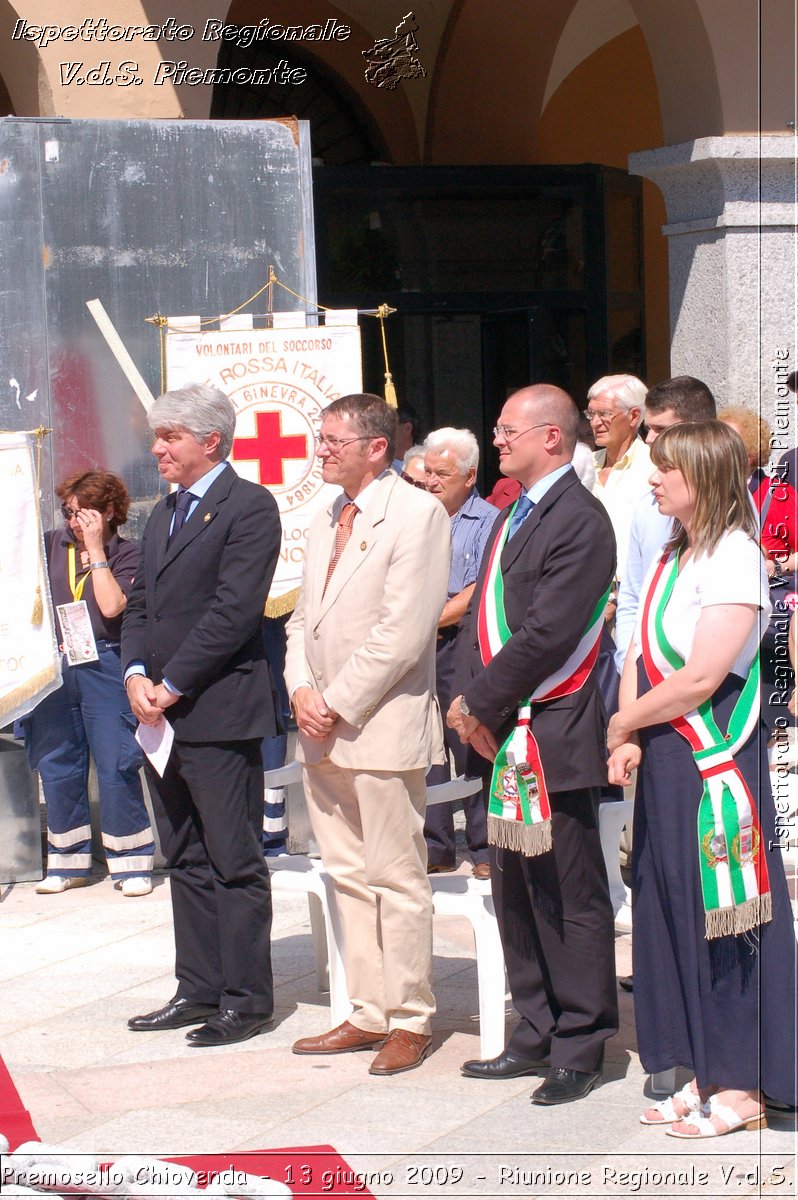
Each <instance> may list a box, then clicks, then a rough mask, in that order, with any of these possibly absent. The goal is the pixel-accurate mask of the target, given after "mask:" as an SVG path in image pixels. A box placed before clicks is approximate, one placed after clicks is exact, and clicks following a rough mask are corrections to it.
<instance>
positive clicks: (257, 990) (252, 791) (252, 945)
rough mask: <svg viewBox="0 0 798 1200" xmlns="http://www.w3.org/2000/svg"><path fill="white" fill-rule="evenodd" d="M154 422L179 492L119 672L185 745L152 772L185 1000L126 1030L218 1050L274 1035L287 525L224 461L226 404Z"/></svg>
mask: <svg viewBox="0 0 798 1200" xmlns="http://www.w3.org/2000/svg"><path fill="white" fill-rule="evenodd" d="M148 419H149V423H150V427H151V428H152V429H153V431H154V433H155V442H154V444H153V447H152V451H153V454H154V455H155V457H156V458H157V460H158V469H159V471H160V473H161V476H162V477H163V478H164V479H165V480H167V482H169V483H172V484H177V485H178V490H177V491H176V492H172V493H171V495H169V496H167V497H166V498H165V499H163V500H161V501H160V503H159V504H158V505H157V506H156V507H155V509H154V511H153V513H152V516H151V517H150V519H149V521H148V522H147V527H146V529H145V531H144V537H143V540H142V546H141V558H140V561H139V569H138V574H137V576H136V579H135V582H134V584H133V589H132V591H131V594H130V598H129V600H128V604H127V608H126V609H125V617H124V625H123V630H122V664H123V669H124V672H125V686H126V688H127V691H128V695H129V697H130V703H131V707H132V709H133V712H134V713H135V715H136V717H137V718H138V719H139V721H140V722H141V723H142V724H143V725H150V726H155V725H156V724H157V723H158V722H159V721H160V720H161V719H162V718H163V717H164V716H165V718H166V720H167V721H168V722H169V724H170V725H171V726H172V729H173V731H174V744H173V746H172V750H171V754H170V756H169V760H168V763H167V765H166V769H165V771H164V773H163V777H161V776H160V775H159V774H158V773H157V772H156V771H155V770H154V769H153V767H152V766H151V764H149V763H148V764H147V766H146V770H147V781H148V783H149V786H150V792H151V794H152V797H153V806H154V809H155V817H156V822H157V826H158V833H159V836H160V842H161V849H162V851H163V854H164V856H165V858H166V860H167V864H168V865H169V867H170V868H171V892H172V909H173V913H174V923H175V949H176V968H175V973H176V975H177V981H178V986H177V993H176V995H175V996H174V998H173V999H172V1000H171V1001H169V1002H168V1003H167V1004H166V1005H164V1007H163V1008H160V1009H157V1010H156V1011H155V1012H151V1013H147V1014H145V1015H143V1016H137V1017H132V1018H131V1019H130V1021H129V1022H128V1025H129V1026H130V1028H131V1029H134V1030H139V1031H144V1030H159V1029H174V1028H178V1027H180V1026H184V1025H199V1026H201V1027H200V1028H198V1029H194V1030H192V1031H191V1032H190V1033H189V1034H188V1035H187V1038H188V1040H189V1041H190V1042H191V1044H192V1045H195V1046H221V1045H227V1044H229V1043H231V1042H239V1041H243V1040H244V1039H245V1038H249V1037H253V1036H254V1035H255V1034H257V1033H259V1032H260V1031H261V1030H262V1029H265V1028H266V1027H267V1026H268V1025H270V1024H271V1020H272V1008H273V990H272V972H271V958H270V929H271V893H270V887H269V875H268V871H267V869H266V865H265V863H264V859H263V853H262V849H261V824H262V820H263V766H262V762H261V753H260V745H261V740H262V739H263V737H264V736H272V735H274V734H275V732H276V729H277V726H276V721H275V712H274V702H273V698H272V688H271V681H270V676H269V667H268V663H267V661H266V656H265V651H264V648H263V641H262V638H261V632H260V624H261V617H262V615H263V605H264V602H265V599H266V595H267V593H268V590H269V585H270V583H271V579H272V575H273V574H274V568H275V565H276V562H277V556H278V552H279V546H280V519H279V516H278V512H277V505H276V503H275V501H274V499H273V497H272V496H271V495H270V494H269V492H267V491H266V489H265V488H262V487H258V486H257V485H256V484H254V483H249V482H247V481H246V480H243V479H240V478H239V477H238V475H237V474H236V472H235V471H234V470H233V468H232V467H231V466H230V465H229V463H228V462H227V461H226V458H227V455H228V454H229V453H230V449H231V446H232V442H233V433H234V430H235V410H234V408H233V406H232V404H231V403H230V401H229V400H228V398H227V396H225V395H224V393H223V392H220V391H219V390H218V389H216V388H211V387H205V386H201V385H198V384H190V385H189V386H187V387H185V388H183V389H180V390H178V391H173V392H167V393H166V394H165V395H163V396H160V397H159V398H158V400H156V402H155V404H154V406H153V408H152V410H151V412H150V414H149V418H148ZM203 1022H204V1024H203Z"/></svg>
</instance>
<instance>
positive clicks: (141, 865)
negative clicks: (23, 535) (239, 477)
mask: <svg viewBox="0 0 798 1200" xmlns="http://www.w3.org/2000/svg"><path fill="white" fill-rule="evenodd" d="M56 495H57V496H58V497H59V499H61V500H62V502H63V503H62V504H61V513H62V516H63V518H64V525H63V527H62V528H61V529H54V530H50V531H49V532H48V533H46V534H45V549H46V552H47V567H48V575H49V581H50V592H51V595H52V601H53V607H54V608H55V610H56V634H57V636H58V639H59V642H60V643H61V646H62V649H64V646H65V645H66V647H67V651H68V652H67V653H66V654H65V657H64V660H63V683H62V686H61V687H60V688H59V689H58V690H57V691H55V692H52V693H51V694H50V695H49V696H47V697H46V698H45V699H44V700H43V701H42V702H41V704H39V705H38V706H37V707H36V708H35V709H34V710H33V712H32V713H31V714H30V715H29V716H28V717H27V718H25V720H24V721H23V728H24V732H25V744H26V748H27V751H28V758H29V760H30V764H31V766H32V767H33V769H34V770H36V771H38V772H39V775H40V776H41V780H42V787H43V789H44V798H45V801H46V803H47V875H46V877H45V878H44V879H43V880H42V882H41V883H40V884H39V885H38V886H37V888H36V891H37V892H40V893H41V894H43V895H53V894H56V893H59V892H64V891H67V889H69V888H74V887H80V886H82V885H83V884H86V883H88V882H89V879H90V876H91V821H90V813H89V795H88V778H89V759H90V757H91V758H93V759H94V763H95V766H96V769H97V782H98V787H99V794H100V819H101V825H102V839H103V848H104V850H105V855H106V859H107V862H108V869H109V871H110V874H111V877H112V878H113V880H114V881H115V882H116V883H118V884H119V886H120V888H121V891H122V893H123V895H125V896H143V895H146V894H147V893H148V892H151V891H152V883H151V880H150V872H151V871H152V864H153V854H154V850H155V846H154V843H153V835H152V830H151V827H150V821H149V817H148V815H147V809H146V807H145V805H144V797H143V794H142V788H141V781H140V779H139V768H140V766H141V762H142V756H141V751H140V750H139V747H138V745H137V743H136V741H135V738H134V736H133V735H134V730H135V719H134V717H133V714H132V712H131V711H130V705H129V704H128V700H127V695H126V694H125V689H124V686H123V684H122V674H121V670H120V665H119V643H120V634H121V626H122V612H123V611H124V608H125V605H126V604H127V596H128V593H129V591H130V588H131V586H132V583H133V576H134V574H135V571H136V564H137V562H138V557H139V550H138V546H137V545H136V543H135V542H129V541H126V540H125V539H124V538H121V537H120V536H119V534H118V533H117V529H118V528H119V526H120V525H124V523H125V521H126V520H127V513H128V508H129V505H130V499H129V497H128V494H127V491H126V489H125V485H124V483H123V482H122V480H121V479H120V478H119V477H118V476H117V475H112V474H111V473H110V472H109V471H79V472H77V473H76V474H73V475H70V476H69V478H67V479H65V480H64V481H63V483H61V484H60V485H59V486H58V487H57V488H56ZM61 605H70V606H71V608H70V610H68V612H66V613H63V612H59V611H58V610H59V606H61ZM70 618H71V619H70Z"/></svg>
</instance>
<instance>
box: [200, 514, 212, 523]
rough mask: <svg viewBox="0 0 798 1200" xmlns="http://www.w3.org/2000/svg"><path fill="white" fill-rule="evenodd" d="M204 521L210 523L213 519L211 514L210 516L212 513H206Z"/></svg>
mask: <svg viewBox="0 0 798 1200" xmlns="http://www.w3.org/2000/svg"><path fill="white" fill-rule="evenodd" d="M202 519H203V521H210V519H211V514H210V513H206V514H205V516H204V517H203V518H202Z"/></svg>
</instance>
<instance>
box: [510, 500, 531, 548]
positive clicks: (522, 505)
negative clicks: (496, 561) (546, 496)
mask: <svg viewBox="0 0 798 1200" xmlns="http://www.w3.org/2000/svg"><path fill="white" fill-rule="evenodd" d="M534 507H535V502H534V500H530V499H529V496H527V494H526V493H525V492H524V493H523V494H522V495H521V496H519V497H518V503H517V505H516V506H515V512H514V513H513V519H512V521H511V522H510V532H509V533H508V535H507V541H508V542H509V540H510V538H512V537H515V535H516V534H517V533H518V530H519V529H520V528H521V526H522V525H523V523H524V521H525V520H526V519H527V517H528V516H529V514H530V513H531V512H532V509H533V508H534Z"/></svg>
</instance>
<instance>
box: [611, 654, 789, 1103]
mask: <svg viewBox="0 0 798 1200" xmlns="http://www.w3.org/2000/svg"><path fill="white" fill-rule="evenodd" d="M638 673H639V689H640V694H641V695H642V694H643V692H644V691H648V690H649V689H650V684H649V682H648V679H647V677H646V675H645V671H644V670H643V667H642V660H641V662H640V663H639V671H638ZM741 687H742V680H740V679H738V678H737V677H736V676H733V675H730V676H728V677H727V679H726V680H725V682H724V683H723V685H722V686H721V687H720V688H719V689H718V692H717V693H716V695H715V698H714V700H713V709H714V712H715V716H716V718H718V723H719V725H720V727H721V729H723V730H725V729H726V728H727V721H728V717H729V714H730V712H731V710H732V708H733V707H734V703H735V701H736V699H737V697H738V696H739V694H740V689H741ZM766 738H767V735H766V732H765V729H764V726H760V727H759V728H758V729H757V730H756V731H755V732H754V734H753V736H752V737H751V738H750V739H749V741H748V742H747V743H746V745H745V746H744V747H743V748H742V749H741V751H740V753H739V754H738V755H737V759H736V761H737V764H738V766H739V768H740V770H741V772H742V774H743V776H744V778H745V780H746V783H747V784H748V787H749V789H750V790H751V794H752V795H753V796H754V798H755V799H758V801H759V817H760V822H761V826H762V843H763V845H764V846H765V849H766V860H767V867H768V873H769V876H770V889H771V895H772V898H773V919H772V920H771V921H769V922H767V924H765V925H762V926H760V927H759V928H758V929H757V930H752V931H751V932H749V933H748V934H747V935H740V936H737V937H724V938H716V939H713V940H712V941H707V939H706V938H705V937H704V906H703V902H702V898H701V885H700V872H699V860H698V839H697V833H696V817H697V812H698V803H699V800H700V798H701V793H702V784H701V779H700V777H699V775H698V771H697V769H696V766H695V762H694V760H693V756H692V752H691V750H690V747H689V745H688V743H687V742H686V741H685V739H684V738H683V737H682V736H681V734H678V733H676V731H675V730H674V729H673V727H672V726H671V725H670V724H666V725H655V726H651V727H650V728H649V729H644V730H641V731H640V740H641V744H642V746H643V762H642V765H641V768H640V771H639V772H638V787H637V798H636V803H635V817H634V840H633V860H632V875H633V883H632V888H633V895H634V910H633V912H634V927H633V939H632V951H633V964H634V981H635V990H634V1000H635V1022H636V1026H637V1043H638V1049H639V1052H640V1059H641V1062H642V1064H643V1067H644V1068H645V1070H646V1071H649V1072H657V1071H666V1070H669V1069H670V1068H671V1067H676V1066H680V1065H681V1066H685V1067H689V1068H691V1069H692V1070H693V1071H694V1072H695V1077H696V1080H697V1082H698V1086H699V1087H702V1088H703V1087H712V1086H717V1087H722V1088H741V1089H745V1090H754V1089H756V1088H760V1087H761V1088H762V1089H763V1090H764V1091H765V1092H766V1093H767V1095H768V1096H770V1097H772V1098H774V1099H778V1100H783V1101H785V1102H788V1103H790V1104H795V1103H796V1090H797V1089H796V1071H797V1070H798V1068H796V975H797V974H798V954H797V953H796V950H797V947H796V939H795V933H794V930H793V918H792V910H791V908H790V900H789V896H788V893H787V882H786V878H785V874H784V865H783V861H782V858H781V851H780V850H779V848H778V846H773V845H772V843H773V842H774V841H775V831H774V825H775V809H774V804H773V796H772V792H771V787H770V773H769V771H768V764H767V745H766Z"/></svg>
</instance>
